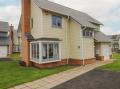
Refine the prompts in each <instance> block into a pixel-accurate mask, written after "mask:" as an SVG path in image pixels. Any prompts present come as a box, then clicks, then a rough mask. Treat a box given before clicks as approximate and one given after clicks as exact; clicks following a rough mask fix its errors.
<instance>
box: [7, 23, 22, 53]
mask: <svg viewBox="0 0 120 89" xmlns="http://www.w3.org/2000/svg"><path fill="white" fill-rule="evenodd" d="M9 39H10V42H9V44H10V53H11V54H12V53H16V52H20V46H19V33H18V31H17V30H15V29H14V26H12V24H11V26H10V30H9Z"/></svg>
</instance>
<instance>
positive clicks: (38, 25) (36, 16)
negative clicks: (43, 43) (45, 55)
mask: <svg viewBox="0 0 120 89" xmlns="http://www.w3.org/2000/svg"><path fill="white" fill-rule="evenodd" d="M31 19H33V27H32V22H31V34H32V36H33V37H34V38H40V37H42V35H43V32H42V31H43V14H42V9H40V8H39V7H38V6H37V5H36V4H35V3H34V2H33V1H32V0H31Z"/></svg>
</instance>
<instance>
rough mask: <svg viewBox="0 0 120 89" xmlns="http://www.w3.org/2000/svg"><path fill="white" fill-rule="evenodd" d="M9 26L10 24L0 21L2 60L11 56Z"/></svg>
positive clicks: (0, 52)
mask: <svg viewBox="0 0 120 89" xmlns="http://www.w3.org/2000/svg"><path fill="white" fill-rule="evenodd" d="M9 29H10V28H9V25H8V22H3V21H0V58H5V57H7V56H8V55H9V37H8V32H9Z"/></svg>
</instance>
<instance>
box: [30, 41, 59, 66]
mask: <svg viewBox="0 0 120 89" xmlns="http://www.w3.org/2000/svg"><path fill="white" fill-rule="evenodd" d="M32 43H39V59H38V60H39V61H36V59H34V58H32V49H31V48H32V45H31V44H32ZM43 43H57V44H58V48H59V49H58V50H59V57H58V59H56V60H54V58H53V60H50V61H45V62H43V61H42V60H44V59H43V58H42V44H43ZM30 61H32V62H35V63H39V64H44V63H51V62H57V61H61V44H60V43H59V42H58V41H34V42H30Z"/></svg>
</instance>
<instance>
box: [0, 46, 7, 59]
mask: <svg viewBox="0 0 120 89" xmlns="http://www.w3.org/2000/svg"><path fill="white" fill-rule="evenodd" d="M7 51H8V50H7V46H0V58H5V57H7Z"/></svg>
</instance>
